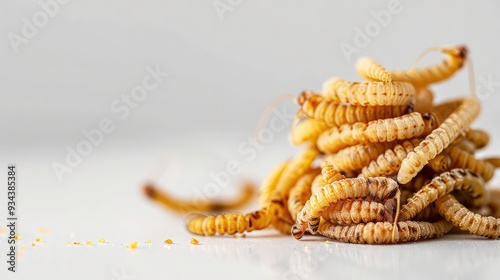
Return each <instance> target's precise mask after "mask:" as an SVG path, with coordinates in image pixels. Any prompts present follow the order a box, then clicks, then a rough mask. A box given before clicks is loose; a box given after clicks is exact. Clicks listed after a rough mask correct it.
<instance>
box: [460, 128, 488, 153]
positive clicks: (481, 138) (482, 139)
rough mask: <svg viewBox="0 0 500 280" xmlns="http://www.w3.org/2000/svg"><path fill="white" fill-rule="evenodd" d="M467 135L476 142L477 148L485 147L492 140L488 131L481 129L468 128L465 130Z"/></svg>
mask: <svg viewBox="0 0 500 280" xmlns="http://www.w3.org/2000/svg"><path fill="white" fill-rule="evenodd" d="M465 137H466V138H467V139H469V140H470V141H471V142H472V143H474V145H475V146H476V149H481V148H484V147H486V145H488V143H489V142H490V136H489V135H488V133H486V132H485V131H483V130H480V129H469V130H467V131H466V132H465Z"/></svg>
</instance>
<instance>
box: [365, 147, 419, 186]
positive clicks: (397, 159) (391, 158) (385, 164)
mask: <svg viewBox="0 0 500 280" xmlns="http://www.w3.org/2000/svg"><path fill="white" fill-rule="evenodd" d="M420 141H421V139H412V140H407V141H404V142H402V143H401V144H397V145H395V146H394V148H392V149H388V150H386V151H385V152H384V153H381V154H380V155H379V156H378V157H377V158H376V159H375V160H372V161H370V162H369V163H368V164H367V165H365V167H363V169H362V170H361V175H360V176H363V177H365V178H369V177H377V176H384V175H386V176H387V175H391V174H394V173H395V172H397V171H398V170H399V167H400V166H401V162H402V161H403V159H405V158H406V155H407V154H408V153H409V152H411V151H413V149H414V148H415V147H416V146H417V145H418V144H419V143H420Z"/></svg>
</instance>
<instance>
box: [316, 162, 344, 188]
mask: <svg viewBox="0 0 500 280" xmlns="http://www.w3.org/2000/svg"><path fill="white" fill-rule="evenodd" d="M321 175H322V176H323V180H324V182H325V183H327V184H331V183H333V182H335V181H338V180H342V179H345V177H344V175H342V174H340V173H339V172H338V171H337V167H336V166H334V165H333V164H331V163H330V162H329V161H325V164H324V165H323V168H322V169H321Z"/></svg>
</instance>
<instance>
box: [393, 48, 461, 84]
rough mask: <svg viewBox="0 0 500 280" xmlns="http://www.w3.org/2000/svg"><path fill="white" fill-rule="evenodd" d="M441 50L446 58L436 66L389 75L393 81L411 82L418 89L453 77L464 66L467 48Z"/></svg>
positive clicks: (398, 71)
mask: <svg viewBox="0 0 500 280" xmlns="http://www.w3.org/2000/svg"><path fill="white" fill-rule="evenodd" d="M440 50H441V52H443V53H444V54H446V57H445V59H444V60H443V61H442V62H440V63H438V64H436V65H433V66H430V67H426V68H420V69H410V70H409V71H405V70H396V71H389V75H391V77H392V80H393V81H402V82H409V83H411V84H413V85H414V86H415V87H417V88H421V87H425V86H427V85H429V84H432V83H437V82H441V81H443V80H446V79H448V78H449V77H451V76H453V74H455V73H456V72H457V70H459V69H460V68H461V67H462V65H463V64H464V61H465V59H466V56H467V48H466V47H465V46H456V47H441V48H440Z"/></svg>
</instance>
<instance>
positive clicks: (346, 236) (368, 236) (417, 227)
mask: <svg viewBox="0 0 500 280" xmlns="http://www.w3.org/2000/svg"><path fill="white" fill-rule="evenodd" d="M396 228H397V231H396V234H393V230H394V225H393V224H392V223H389V222H379V223H367V224H356V225H351V226H340V225H333V224H331V223H328V222H326V221H324V220H323V221H322V222H321V224H320V226H319V229H318V232H319V233H321V234H322V235H324V236H327V237H330V238H333V239H335V240H338V241H341V242H346V243H356V244H393V243H399V242H408V241H416V240H420V239H426V238H431V237H437V236H441V235H443V234H445V233H447V232H448V231H450V229H451V228H452V225H451V224H450V223H449V222H446V221H439V222H435V223H428V222H413V221H407V222H398V223H396Z"/></svg>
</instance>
